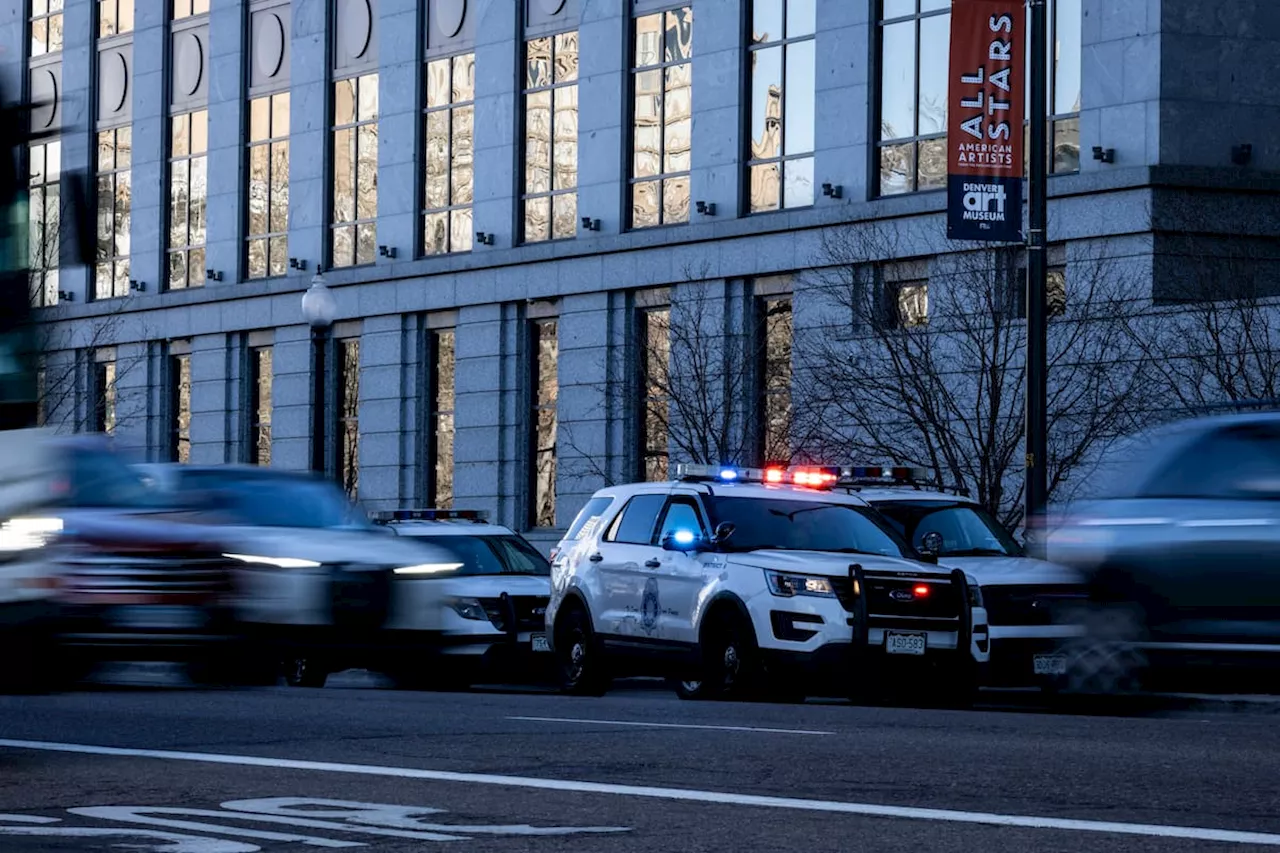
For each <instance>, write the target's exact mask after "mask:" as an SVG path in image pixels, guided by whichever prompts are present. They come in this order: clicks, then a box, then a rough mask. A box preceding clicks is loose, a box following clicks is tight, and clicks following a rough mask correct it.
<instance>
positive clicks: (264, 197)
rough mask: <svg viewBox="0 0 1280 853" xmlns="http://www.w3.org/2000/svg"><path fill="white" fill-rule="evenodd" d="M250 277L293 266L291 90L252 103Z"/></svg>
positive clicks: (270, 275) (278, 273)
mask: <svg viewBox="0 0 1280 853" xmlns="http://www.w3.org/2000/svg"><path fill="white" fill-rule="evenodd" d="M248 156H249V172H248V181H249V186H248V192H247V199H248V214H249V216H248V234H247V236H248V246H247V252H248V264H247V271H248V276H249V278H274V277H276V276H282V275H285V274H286V273H287V272H288V269H289V93H288V92H281V93H279V94H277V95H267V96H265V97H261V98H254V99H252V100H250V101H249V146H248Z"/></svg>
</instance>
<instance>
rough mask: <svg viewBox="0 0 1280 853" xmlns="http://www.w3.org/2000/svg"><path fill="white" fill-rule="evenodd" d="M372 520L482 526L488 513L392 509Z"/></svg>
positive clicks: (480, 510) (383, 522) (379, 513)
mask: <svg viewBox="0 0 1280 853" xmlns="http://www.w3.org/2000/svg"><path fill="white" fill-rule="evenodd" d="M373 520H374V521H375V522H377V523H378V524H390V523H391V522H393V521H470V522H474V523H476V524H484V523H485V522H487V521H488V520H489V513H488V512H486V511H485V510H482V509H393V510H387V511H384V512H377V513H374V515H373Z"/></svg>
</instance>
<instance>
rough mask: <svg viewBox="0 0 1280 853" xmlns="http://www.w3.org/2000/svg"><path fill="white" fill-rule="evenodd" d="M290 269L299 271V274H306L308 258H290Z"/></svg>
mask: <svg viewBox="0 0 1280 853" xmlns="http://www.w3.org/2000/svg"><path fill="white" fill-rule="evenodd" d="M289 269H291V270H298V271H299V272H306V271H307V260H306V258H290V259H289Z"/></svg>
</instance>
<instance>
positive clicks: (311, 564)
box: [222, 554, 320, 569]
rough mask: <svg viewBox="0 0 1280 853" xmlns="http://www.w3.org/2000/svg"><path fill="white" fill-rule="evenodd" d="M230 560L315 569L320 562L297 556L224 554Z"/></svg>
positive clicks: (278, 567)
mask: <svg viewBox="0 0 1280 853" xmlns="http://www.w3.org/2000/svg"><path fill="white" fill-rule="evenodd" d="M222 556H224V557H226V558H227V559H229V560H239V561H240V562H242V563H250V564H253V565H256V566H274V567H275V568H277V569H315V568H319V566H320V563H317V562H316V561H315V560H300V559H298V558H296V557H258V556H254V555H252V554H223V555H222Z"/></svg>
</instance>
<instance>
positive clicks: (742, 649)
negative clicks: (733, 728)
mask: <svg viewBox="0 0 1280 853" xmlns="http://www.w3.org/2000/svg"><path fill="white" fill-rule="evenodd" d="M710 619H711V620H713V621H711V622H709V623H708V624H707V625H706V627H705V628H704V629H703V634H702V639H701V642H700V643H699V649H698V651H699V655H700V657H701V659H702V661H703V665H702V666H703V679H702V680H700V681H678V682H676V685H675V688H676V695H677V696H679V697H680V698H681V699H689V700H705V699H712V700H715V699H727V700H743V699H752V698H762V696H763V693H762V689H763V687H764V684H763V681H762V674H763V673H762V668H761V665H760V652H759V650H758V649H757V648H756V644H755V641H754V638H753V636H752V633H753V632H752V630H751V626H750V625H749V624H748V625H744V624H743V619H742V618H741V617H740V616H738V615H737V614H735V613H732V612H730V611H729V610H727V609H721V610H719V611H718V612H713V613H712V614H711V615H710ZM731 656H732V658H733V663H732V664H730V663H729V659H730V657H731ZM731 669H732V672H730V670H731ZM706 676H712V677H711V678H707V677H706Z"/></svg>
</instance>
